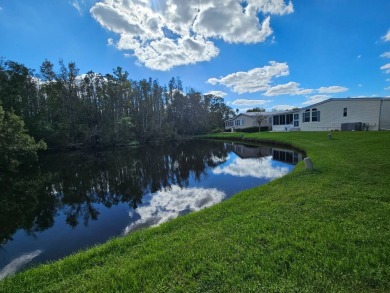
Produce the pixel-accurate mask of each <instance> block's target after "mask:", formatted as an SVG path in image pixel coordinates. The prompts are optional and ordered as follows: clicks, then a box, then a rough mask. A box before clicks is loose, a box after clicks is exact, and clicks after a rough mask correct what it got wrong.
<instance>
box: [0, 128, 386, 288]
mask: <svg viewBox="0 0 390 293" xmlns="http://www.w3.org/2000/svg"><path fill="white" fill-rule="evenodd" d="M217 136H218V137H231V136H236V137H239V138H240V137H241V134H228V135H215V136H214V137H217ZM244 139H251V140H253V139H261V140H271V141H280V142H283V143H289V144H292V145H294V146H296V147H298V148H300V149H304V150H305V151H306V152H307V155H308V156H309V157H311V158H312V161H313V163H314V167H315V169H314V170H312V171H308V170H306V169H305V168H304V163H303V162H300V163H299V164H298V165H297V167H296V168H295V169H294V171H293V172H291V173H290V174H288V175H287V176H285V177H283V178H280V179H277V180H275V181H272V182H271V183H269V184H266V185H264V186H260V187H257V188H253V189H250V190H247V191H243V192H241V193H239V194H237V195H235V196H233V197H232V198H231V199H229V200H227V201H224V202H222V203H220V204H218V205H216V206H214V207H211V208H208V209H205V210H202V211H200V212H197V213H192V214H189V215H186V216H183V217H181V218H178V219H176V220H173V221H171V222H168V223H166V224H163V225H161V226H160V227H157V228H151V229H146V230H142V231H137V232H134V233H132V234H130V235H128V236H127V237H123V238H117V239H114V240H111V241H109V242H107V243H106V244H104V245H100V246H97V247H94V248H92V249H90V250H87V251H84V252H80V253H78V254H75V255H72V256H70V257H67V258H65V259H63V260H61V261H58V262H54V263H52V264H48V265H42V266H38V267H36V268H33V269H30V270H28V271H26V272H22V273H19V274H17V275H16V276H14V277H10V278H7V279H5V280H3V281H1V282H0V292H140V291H141V292H250V291H251V292H390V132H334V133H333V139H332V140H329V139H328V136H327V133H326V132H315V133H314V132H312V133H310V132H291V133H290V132H289V133H257V134H245V137H244Z"/></svg>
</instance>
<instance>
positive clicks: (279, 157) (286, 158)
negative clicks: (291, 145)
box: [272, 148, 303, 165]
mask: <svg viewBox="0 0 390 293" xmlns="http://www.w3.org/2000/svg"><path fill="white" fill-rule="evenodd" d="M272 159H274V160H276V161H280V162H285V163H290V164H294V165H295V164H297V163H298V162H299V161H302V160H303V156H302V154H300V153H298V152H297V151H293V150H282V149H277V148H272Z"/></svg>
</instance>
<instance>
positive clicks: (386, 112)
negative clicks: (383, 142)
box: [380, 100, 390, 130]
mask: <svg viewBox="0 0 390 293" xmlns="http://www.w3.org/2000/svg"><path fill="white" fill-rule="evenodd" d="M380 127H381V130H390V100H384V101H383V102H382V111H381V124H380Z"/></svg>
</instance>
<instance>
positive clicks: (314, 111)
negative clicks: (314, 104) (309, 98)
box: [311, 108, 320, 122]
mask: <svg viewBox="0 0 390 293" xmlns="http://www.w3.org/2000/svg"><path fill="white" fill-rule="evenodd" d="M311 121H312V122H319V121H320V111H318V110H317V108H313V109H311Z"/></svg>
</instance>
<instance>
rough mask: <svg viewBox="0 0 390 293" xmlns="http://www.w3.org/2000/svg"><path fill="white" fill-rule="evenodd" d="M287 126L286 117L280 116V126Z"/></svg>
mask: <svg viewBox="0 0 390 293" xmlns="http://www.w3.org/2000/svg"><path fill="white" fill-rule="evenodd" d="M284 124H286V115H280V125H284Z"/></svg>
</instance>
